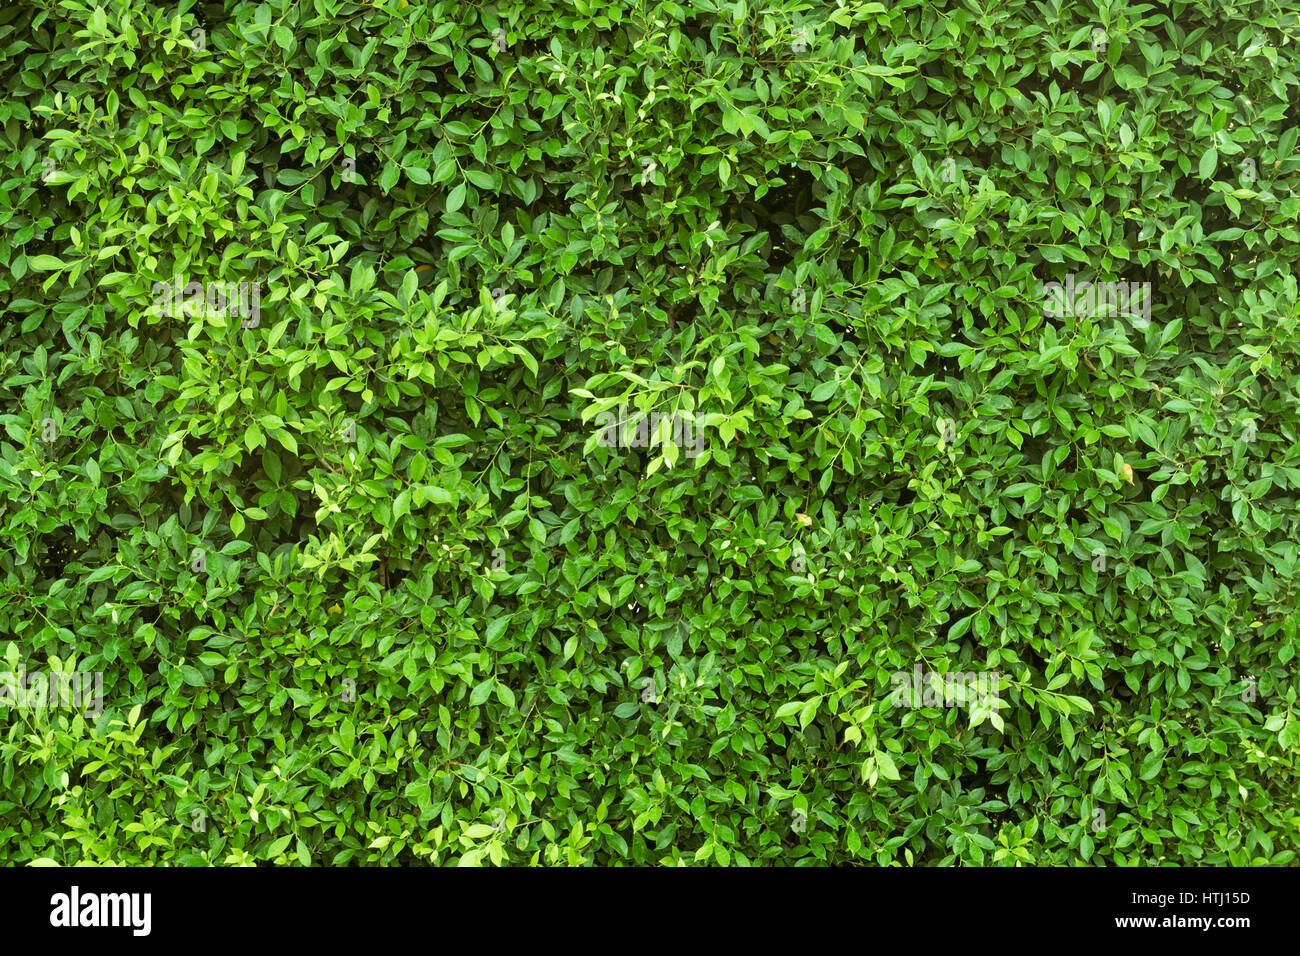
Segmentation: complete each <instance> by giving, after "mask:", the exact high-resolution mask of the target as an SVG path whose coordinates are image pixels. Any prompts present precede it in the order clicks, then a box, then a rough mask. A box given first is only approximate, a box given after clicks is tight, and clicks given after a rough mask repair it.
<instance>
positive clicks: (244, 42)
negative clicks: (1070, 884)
mask: <svg viewBox="0 0 1300 956" xmlns="http://www.w3.org/2000/svg"><path fill="white" fill-rule="evenodd" d="M1298 41H1300V16H1298V15H1297V13H1296V11H1295V9H1294V7H1293V6H1292V5H1289V4H1282V3H1277V2H1271V0H1270V2H1263V0H1259V2H1238V3H1223V2H1217V0H1216V2H1212V3H1211V2H1206V3H1188V2H1174V3H1172V4H1170V5H1169V6H1168V7H1167V8H1166V7H1164V6H1162V5H1159V4H1141V3H1128V4H1124V3H1116V4H1111V5H1107V4H1095V3H1087V2H1051V0H1044V2H1036V3H1029V2H1022V0H1004V2H1000V3H997V4H991V5H981V4H978V3H975V2H973V0H972V2H960V3H959V2H947V3H941V2H934V0H899V2H895V3H892V4H888V5H885V4H880V3H862V2H854V0H849V2H845V3H843V4H842V5H840V4H838V3H830V2H827V3H821V4H813V3H796V2H789V0H780V2H773V3H771V4H769V5H768V7H767V8H764V9H759V8H758V7H757V5H751V4H747V3H746V2H745V0H738V2H730V3H709V2H703V0H701V2H695V3H671V2H658V0H654V2H646V0H638V2H633V3H628V2H625V0H613V2H609V3H588V2H586V0H573V2H571V3H552V2H545V0H531V2H528V3H521V4H498V3H495V2H484V3H480V4H463V3H459V2H450V0H440V2H433V3H409V4H408V3H406V2H405V0H381V2H375V3H354V2H343V0H311V2H305V0H294V2H288V0H270V2H265V3H252V2H228V3H226V4H224V5H223V4H218V3H192V2H181V3H180V4H179V6H178V7H172V6H165V5H161V4H155V3H151V2H143V0H113V2H111V3H107V4H106V5H103V6H92V5H90V4H88V3H84V2H80V0H52V2H50V3H46V4H37V3H34V2H30V0H20V2H16V3H9V4H6V5H4V7H3V9H0V49H3V60H2V61H0V71H2V72H3V74H4V81H5V88H6V89H7V90H9V91H10V94H9V96H7V97H6V98H5V100H4V102H3V103H2V104H0V228H2V229H3V232H2V233H0V257H2V258H0V261H2V262H3V266H4V268H3V269H2V270H0V296H2V297H3V298H2V299H0V301H3V302H4V303H5V313H6V317H5V319H4V322H3V324H0V426H2V428H3V433H2V434H0V540H2V541H3V549H2V551H0V651H4V655H3V656H4V658H5V662H6V666H7V668H8V673H9V674H11V675H15V674H17V675H20V676H21V674H27V675H29V676H30V675H31V674H32V673H39V674H50V673H58V672H66V671H69V670H71V671H75V672H78V673H81V674H85V675H90V674H96V675H99V677H100V678H101V679H102V705H101V706H92V707H90V708H85V707H83V708H82V709H81V710H78V709H77V708H75V707H71V706H69V707H63V706H59V707H50V706H47V707H40V706H34V705H32V702H31V700H30V699H28V700H27V701H26V704H25V705H24V704H22V703H21V702H20V701H19V700H18V696H17V695H18V694H19V693H22V692H24V690H25V688H24V687H23V686H22V685H16V684H15V683H14V681H13V680H11V681H10V682H9V684H8V685H4V686H0V695H3V694H6V693H7V694H8V695H9V703H8V706H0V715H4V716H3V722H2V723H0V783H2V786H0V847H3V848H4V849H3V858H4V861H5V862H7V863H16V864H24V863H30V862H33V861H37V860H54V861H57V862H60V863H73V862H77V861H96V862H115V863H124V864H130V863H141V862H150V863H159V862H171V863H175V864H198V863H213V864H237V863H249V862H282V863H291V864H292V863H298V862H300V863H303V864H306V863H316V864H342V863H352V864H358V863H363V864H378V863H418V862H433V863H438V864H445V863H464V864H472V863H476V862H484V863H506V862H509V863H515V864H522V863H529V862H537V863H557V864H569V863H597V864H619V863H656V864H657V863H668V864H671V863H675V862H678V861H683V862H686V863H693V862H694V863H703V862H709V863H712V862H715V861H716V862H717V863H722V864H727V863H731V864H769V865H770V864H798V863H813V862H824V863H843V862H850V861H856V862H862V863H880V864H909V863H921V864H952V863H970V864H988V863H998V864H1010V863H1014V862H1037V863H1047V862H1054V863H1075V862H1088V863H1092V864H1098V863H1104V864H1125V863H1135V862H1140V863H1158V862H1167V863H1168V862H1172V863H1181V864H1193V863H1229V862H1230V863H1234V864H1245V863H1262V862H1271V863H1275V864H1288V863H1294V862H1295V847H1296V845H1297V840H1298V838H1300V811H1298V810H1297V806H1296V793H1297V789H1298V788H1297V782H1298V781H1297V746H1298V745H1300V717H1298V715H1297V711H1296V707H1297V703H1296V686H1297V685H1296V669H1295V663H1296V662H1295V652H1296V645H1297V637H1296V623H1297V617H1298V616H1300V615H1298V614H1297V604H1298V601H1297V597H1298V595H1297V585H1296V577H1297V575H1296V570H1297V567H1296V566H1297V560H1298V552H1297V543H1296V542H1297V537H1298V534H1297V532H1298V531H1300V519H1298V518H1297V512H1296V504H1297V487H1300V447H1298V445H1297V424H1298V416H1297V384H1298V383H1300V369H1297V355H1298V354H1300V311H1298V306H1297V289H1296V278H1295V265H1296V262H1297V259H1298V258H1300V255H1298V250H1300V232H1298V230H1297V220H1298V219H1300V193H1298V187H1300V176H1298V172H1300V152H1297V142H1296V141H1297V126H1296V121H1297V109H1298V108H1300V107H1298V104H1300V87H1298V81H1297V63H1298V62H1300V49H1298V47H1297V43H1298ZM1051 283H1061V284H1062V285H1061V287H1059V288H1066V287H1068V288H1070V289H1072V290H1074V291H1075V292H1076V293H1077V292H1078V291H1079V290H1080V289H1082V288H1084V283H1089V284H1091V288H1092V289H1093V290H1094V292H1095V291H1096V290H1097V289H1101V290H1103V291H1105V292H1108V293H1109V297H1107V296H1105V295H1102V296H1098V295H1095V294H1093V293H1089V294H1088V295H1083V296H1077V295H1074V294H1073V293H1072V295H1071V297H1070V301H1069V302H1068V303H1067V305H1068V308H1066V309H1064V310H1061V309H1052V308H1048V307H1045V303H1047V302H1049V300H1050V299H1051V296H1052V295H1053V290H1057V291H1058V292H1059V289H1058V287H1056V286H1052V285H1051ZM1121 283H1122V284H1123V288H1124V289H1125V290H1126V292H1127V291H1128V290H1133V291H1134V293H1135V294H1134V295H1133V296H1132V297H1131V298H1129V299H1127V300H1126V301H1120V300H1117V299H1116V296H1115V294H1114V292H1115V289H1116V288H1117V287H1118V284H1121ZM241 284H242V285H241ZM1138 290H1146V297H1145V298H1142V297H1141V296H1140V295H1139V294H1137V293H1138ZM1056 301H1057V302H1058V303H1059V302H1060V301H1061V299H1060V298H1058V299H1057V300H1056ZM1117 301H1118V304H1119V308H1116V305H1115V303H1116V302H1117ZM236 303H238V304H236ZM642 413H657V414H658V416H659V419H658V421H652V422H651V423H652V424H654V426H655V427H654V428H653V429H651V428H650V427H647V426H642V427H641V430H640V435H639V438H640V440H638V429H637V423H636V419H637V416H638V415H639V414H642ZM611 422H613V424H610V423H611ZM624 422H626V427H622V426H623V424H624ZM932 674H938V675H952V674H961V675H967V676H970V678H971V680H970V681H969V682H965V681H964V678H963V680H961V681H958V682H956V685H955V686H956V690H955V692H954V690H953V687H954V682H953V681H951V680H947V681H946V682H945V686H944V687H943V688H942V690H943V691H946V692H947V694H948V697H947V698H945V697H944V696H943V693H939V694H938V695H937V696H936V692H935V682H937V681H943V680H944V678H943V676H941V677H939V678H935V679H933V681H932V679H931V676H930V675H932ZM23 679H24V680H26V679H27V678H23ZM976 680H982V681H983V683H980V684H978V685H977V684H976ZM990 682H991V683H990ZM3 700H4V698H3V696H0V704H2V703H3Z"/></svg>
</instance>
